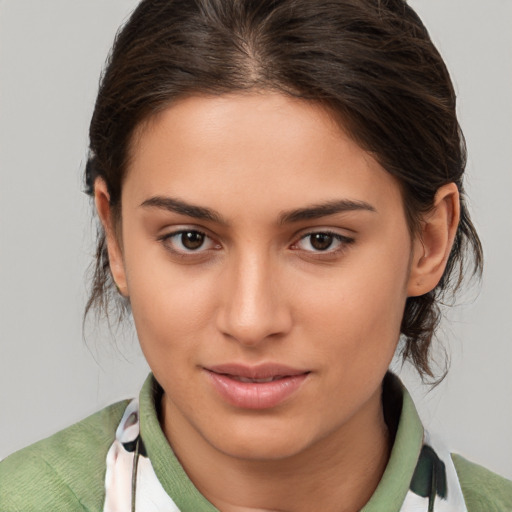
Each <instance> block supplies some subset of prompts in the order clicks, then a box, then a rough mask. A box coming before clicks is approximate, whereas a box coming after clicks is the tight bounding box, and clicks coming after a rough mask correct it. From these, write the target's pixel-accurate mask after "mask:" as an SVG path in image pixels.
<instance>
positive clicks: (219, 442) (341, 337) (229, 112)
mask: <svg viewBox="0 0 512 512" xmlns="http://www.w3.org/2000/svg"><path fill="white" fill-rule="evenodd" d="M132 149H133V154H132V156H133V158H132V160H131V163H130V167H129V169H128V172H127V176H126V180H125V183H124V185H123V191H122V231H121V232H122V237H121V238H122V243H121V252H122V262H121V263H120V265H119V268H118V270H117V271H116V272H115V273H116V279H117V281H118V285H119V286H120V288H121V290H123V291H124V293H125V294H126V295H128V296H129V299H130V302H131V306H132V310H133V316H134V319H135V324H136V328H137V332H138V337H139V339H140V343H141V346H142V349H143V351H144V354H145V356H146V358H147V360H148V363H149V365H150V367H151V369H152V371H153V373H154V375H155V377H156V379H157V380H158V382H159V383H160V384H161V385H162V387H163V389H164V392H165V395H164V399H163V400H164V404H165V411H166V412H165V414H166V415H170V417H171V418H172V424H173V427H172V428H173V429H174V430H175V431H176V432H175V433H176V436H178V437H179V436H180V435H182V436H186V435H188V434H191V433H193V434H194V435H197V436H198V438H201V439H202V440H204V442H205V443H206V444H207V445H208V446H209V447H211V448H212V449H213V450H217V451H219V452H222V453H223V454H228V455H233V456H236V457H247V458H262V459H265V458H279V457H286V456H291V455H293V454H298V453H301V452H302V451H304V450H307V449H308V448H309V447H311V446H313V445H314V444H315V443H317V442H320V441H321V440H324V439H328V438H329V437H330V436H331V437H332V436H336V435H343V434H344V433H347V432H349V431H350V430H352V431H355V430H357V429H360V428H362V426H363V425H364V424H365V422H367V421H369V418H370V417H373V416H372V415H374V414H375V411H376V410H377V409H380V405H379V404H380V385H381V381H382V379H383V376H384V374H385V373H386V370H387V368H388V365H389V362H390V360H391V358H392V356H393V353H394V351H395V347H396V344H397V341H398V337H399V329H400V323H401V319H402V315H403V310H404V305H405V300H406V297H407V294H408V292H407V290H408V286H409V282H410V273H409V269H410V261H411V251H412V247H413V244H412V243H411V238H410V234H409V231H408V228H407V224H406V220H405V215H404V210H403V203H402V199H401V194H400V190H399V186H398V184H397V182H396V181H395V179H394V178H393V177H392V176H391V175H390V174H389V173H387V172H386V171H385V170H384V169H383V168H382V167H381V166H380V165H379V164H378V163H377V162H376V161H375V160H374V159H373V158H372V157H371V156H370V155H369V154H368V153H366V152H365V151H363V150H362V149H361V148H360V147H359V146H358V145H357V144H355V142H354V141H352V140H351V139H350V138H349V137H348V136H347V135H346V133H345V132H344V131H343V130H342V129H341V128H340V127H339V125H337V124H336V123H334V122H333V120H332V117H331V116H330V115H329V114H328V113H327V112H326V111H325V110H324V109H323V108H321V107H320V106H318V105H316V104H313V103H309V102H305V101H303V100H297V99H292V98H288V97H285V96H283V95H279V94H277V93H251V94H243V95H242V94H240V95H235V94H233V95H224V96H218V97H190V98H187V99H184V100H181V101H179V102H177V103H176V104H174V105H173V106H172V107H170V108H168V109H167V110H165V111H163V112H162V113H161V114H159V115H158V116H157V117H155V118H154V119H152V120H151V122H150V123H149V124H148V125H147V126H145V127H144V128H143V129H142V130H141V131H140V133H139V136H138V137H137V138H136V142H135V143H134V145H133V148H132Z"/></svg>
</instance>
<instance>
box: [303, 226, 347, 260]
mask: <svg viewBox="0 0 512 512" xmlns="http://www.w3.org/2000/svg"><path fill="white" fill-rule="evenodd" d="M353 242H354V239H353V238H350V237H347V236H344V235H341V234H340V233H334V232H330V231H315V232H313V233H308V234H307V235H304V236H303V237H302V238H301V239H300V240H299V241H298V242H297V243H296V244H294V245H293V248H294V249H299V250H301V251H304V252H309V253H312V254H314V253H321V252H324V253H327V254H335V253H337V252H339V251H340V250H342V249H343V248H345V247H346V246H348V245H350V244H352V243H353Z"/></svg>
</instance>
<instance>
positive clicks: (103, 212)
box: [94, 178, 128, 297]
mask: <svg viewBox="0 0 512 512" xmlns="http://www.w3.org/2000/svg"><path fill="white" fill-rule="evenodd" d="M94 202H95V204H96V211H97V212H98V216H99V218H100V221H101V224H102V225H103V229H104V230H105V237H106V242H107V249H108V258H109V263H110V271H111V273H112V277H113V279H114V282H115V284H116V286H117V289H118V290H119V292H120V293H121V294H122V295H124V296H125V297H128V286H127V282H126V273H125V270H124V261H123V253H122V250H121V246H120V243H119V240H118V236H117V234H116V229H115V226H114V219H113V214H112V208H111V205H110V194H109V192H108V189H107V184H106V183H105V181H104V180H103V179H102V178H96V181H95V182H94Z"/></svg>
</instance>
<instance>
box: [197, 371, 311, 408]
mask: <svg viewBox="0 0 512 512" xmlns="http://www.w3.org/2000/svg"><path fill="white" fill-rule="evenodd" d="M204 370H206V373H207V375H208V377H209V382H210V383H211V384H212V386H213V388H214V389H215V390H216V391H217V392H218V394H219V395H220V396H221V397H222V398H223V399H224V400H225V401H226V402H228V403H229V404H230V405H233V406H235V407H238V408H243V409H268V408H272V407H276V406H277V405H280V404H282V403H283V402H285V401H287V400H288V399H290V398H291V397H292V396H293V395H295V394H296V393H297V392H298V391H299V389H301V388H302V386H303V383H304V382H305V381H307V380H308V379H307V377H308V375H309V374H310V373H311V371H310V370H302V369H297V368H292V367H289V366H284V365H280V364H263V365H258V366H245V365H239V364H226V365H217V366H212V367H208V368H204Z"/></svg>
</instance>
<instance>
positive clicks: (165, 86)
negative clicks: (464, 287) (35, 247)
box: [86, 0, 482, 376]
mask: <svg viewBox="0 0 512 512" xmlns="http://www.w3.org/2000/svg"><path fill="white" fill-rule="evenodd" d="M250 89H258V90H262V89H263V90H272V91H279V92H282V93H284V94H289V95H292V96H294V97H300V98H304V99H306V100H313V101H316V102H321V103H322V104H324V105H325V106H327V107H328V108H329V109H330V110H331V111H332V112H333V113H335V114H336V115H337V117H338V118H339V119H341V120H342V124H343V126H344V128H345V129H347V130H348V131H349V133H350V134H351V136H352V137H353V138H354V140H356V141H357V142H358V143H359V145H360V146H361V147H362V148H363V149H365V150H367V151H369V152H371V153H372V155H373V156H374V157H375V158H376V159H377V160H378V161H379V163H380V164H381V165H382V166H383V167H384V168H385V169H386V170H387V171H388V172H390V173H391V174H392V175H393V176H395V177H396V178H397V179H398V181H399V183H400V185H401V188H402V194H403V201H404V208H405V211H406V216H407V220H408V223H409V227H410V230H411V234H414V233H415V232H416V231H417V228H418V223H419V221H420V219H421V216H422V215H423V214H424V213H426V212H428V210H429V209H430V208H431V207H432V204H433V199H434V196H435V193H436V191H437V190H438V188H439V187H441V186H442V185H445V184H447V183H450V182H454V183H456V185H457V187H458V189H459V192H460V197H461V199H460V201H461V205H460V206H461V220H460V224H459V227H458V230H457V234H456V238H455V243H454V245H453V249H452V251H451V254H450V257H449V260H448V264H447V267H446V270H445V272H444V275H443V277H442V279H441V281H440V282H439V284H438V285H437V287H436V288H435V289H434V290H432V291H431V292H429V293H427V294H425V295H423V296H420V297H410V298H409V299H408V300H407V303H406V307H405V311H404V316H403V320H402V325H401V333H402V339H403V342H404V343H403V356H404V358H409V359H410V360H411V361H412V363H413V364H414V365H415V367H416V368H417V370H418V371H419V373H420V374H421V375H422V376H425V375H429V376H432V370H431V367H430V357H429V350H430V347H431V343H432V340H433V337H434V333H435V329H436V327H437V324H438V322H439V318H440V310H439V305H438V304H439V302H440V301H441V300H442V299H443V296H444V294H445V293H447V292H453V291H455V289H457V288H458V286H459V285H460V281H461V279H462V277H463V276H464V272H465V269H466V262H467V258H466V257H467V256H468V255H472V256H473V258H472V262H471V264H472V268H471V274H472V275H473V274H475V273H479V272H481V268H482V249H481V245H480V241H479V239H478V236H477V234H476V232H475V229H474V227H473V225H472V223H471V220H470V218H469V215H468V211H467V208H466V206H465V199H464V197H465V196H464V191H463V185H462V177H463V173H464V168H465V165H466V151H465V144H464V139H463V136H462V133H461V130H460V128H459V125H458V122H457V117H456V112H455V101H456V97H455V92H454V90H453V86H452V83H451V80H450V77H449V74H448V71H447V69H446V66H445V64H444V62H443V59H442V58H441V56H440V55H439V53H438V51H437V50H436V48H435V47H434V45H433V43H432V42H431V40H430V37H429V35H428V32H427V30H426V29H425V27H424V25H423V24H422V22H421V21H420V19H419V18H418V16H417V15H416V13H415V12H414V11H413V10H412V9H411V8H410V7H409V6H408V5H407V4H406V3H405V2H404V1H402V0H314V1H312V0H143V1H142V2H141V3H140V4H139V6H138V7H137V8H136V10H135V11H134V12H133V14H132V16H131V17H130V19H129V20H128V22H127V23H126V24H125V25H124V27H122V29H121V30H120V32H119V33H118V35H117V36H116V39H115V42H114V46H113V48H112V51H111V53H110V55H109V58H108V61H107V64H106V68H105V71H104V74H103V77H102V80H101V84H100V89H99V93H98V98H97V101H96V106H95V109H94V114H93V117H92V121H91V126H90V158H89V161H88V163H87V168H86V185H87V192H88V193H89V194H91V195H92V194H93V192H94V181H95V179H96V178H97V177H102V178H103V179H104V180H105V182H106V184H107V187H108V190H109V193H110V200H111V207H112V208H113V211H114V214H117V215H119V211H120V208H119V207H120V200H121V189H122V184H123V176H124V174H125V172H126V168H127V165H128V162H129V156H130V142H131V140H132V137H133V135H134V132H135V130H136V128H138V127H139V126H141V123H143V122H144V121H146V120H148V119H149V118H150V117H151V116H152V115H154V114H155V113H157V112H159V111H161V110H163V109H165V108H166V107H168V106H169V105H170V104H171V103H173V102H175V101H177V100H178V99H179V98H181V97H184V96H185V95H191V94H215V95H219V94H224V93H228V92H234V91H245V90H250ZM98 229H99V232H98V245H97V254H96V264H95V265H96V266H95V271H94V277H93V284H92V289H91V295H90V298H89V301H88V303H87V307H86V315H87V313H88V312H89V311H90V310H91V309H92V308H97V309H98V311H102V312H105V313H107V315H108V312H109V305H111V304H112V298H113V296H115V295H117V292H116V290H115V289H114V287H113V281H112V277H111V274H110V268H109V261H108V253H107V250H106V243H105V236H104V232H103V230H102V228H101V226H99V228H98Z"/></svg>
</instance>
